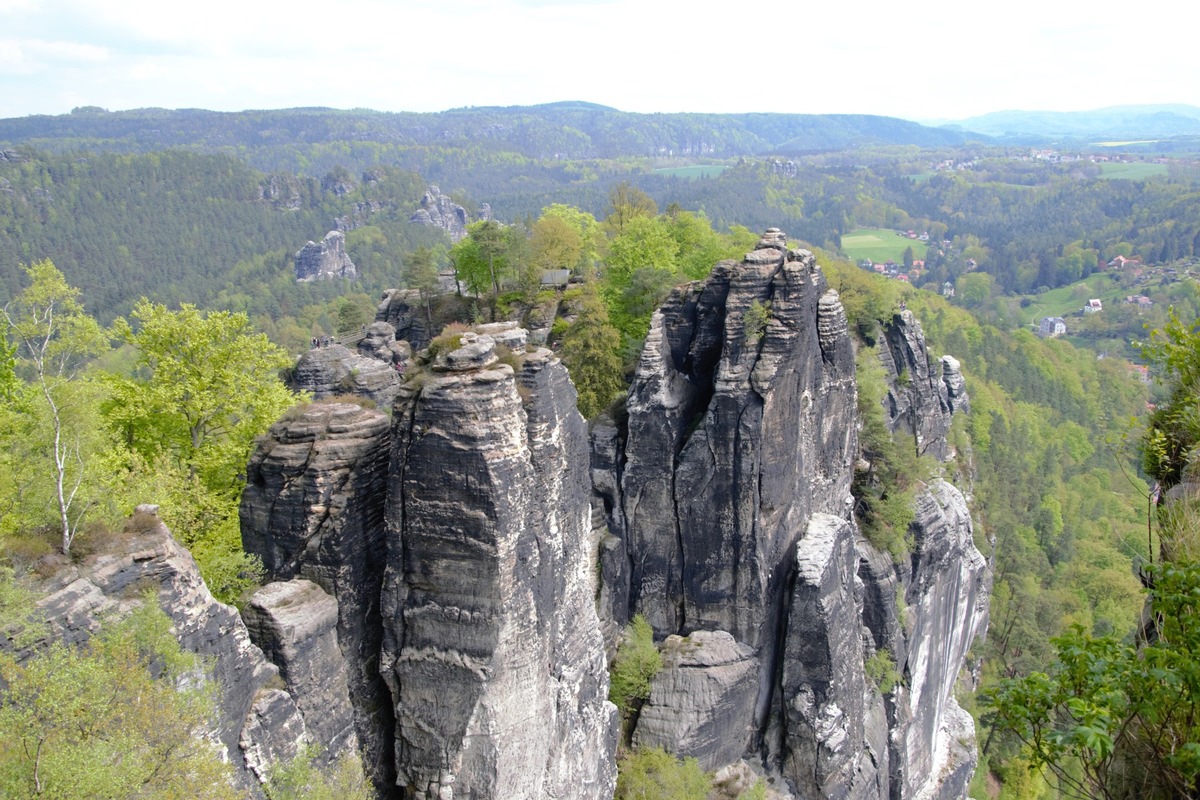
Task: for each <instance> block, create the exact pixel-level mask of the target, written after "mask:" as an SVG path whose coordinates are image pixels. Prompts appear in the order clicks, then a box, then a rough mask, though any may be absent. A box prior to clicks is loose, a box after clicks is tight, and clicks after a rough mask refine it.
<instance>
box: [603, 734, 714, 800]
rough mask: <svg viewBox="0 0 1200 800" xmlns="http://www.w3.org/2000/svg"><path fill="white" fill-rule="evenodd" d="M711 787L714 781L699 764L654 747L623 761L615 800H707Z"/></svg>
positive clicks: (618, 774) (620, 765)
mask: <svg viewBox="0 0 1200 800" xmlns="http://www.w3.org/2000/svg"><path fill="white" fill-rule="evenodd" d="M711 788H712V780H711V779H710V778H709V777H708V775H707V774H705V772H704V770H703V769H701V768H700V762H699V761H697V760H696V759H694V758H685V759H683V760H682V761H680V760H678V759H676V758H675V757H674V756H672V755H670V754H669V753H667V752H666V751H665V750H663V749H662V748H661V747H654V748H650V749H647V750H638V751H636V752H634V753H630V754H629V755H627V756H625V758H623V759H621V761H620V762H619V763H618V765H617V793H616V795H615V796H614V800H643V798H646V799H647V800H648V798H654V800H705V798H706V797H708V793H709V791H710V790H711Z"/></svg>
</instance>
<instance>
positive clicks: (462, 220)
mask: <svg viewBox="0 0 1200 800" xmlns="http://www.w3.org/2000/svg"><path fill="white" fill-rule="evenodd" d="M475 216H476V219H491V218H492V208H491V206H490V205H488V204H487V203H484V204H483V205H482V206H480V208H479V213H478V214H476V215H475ZM408 221H409V222H412V223H414V224H416V225H429V226H432V227H434V228H440V229H442V230H444V231H446V232H447V233H449V234H450V238H452V239H453V240H454V241H456V242H457V241H458V240H459V239H462V238H463V237H464V236H466V235H467V225H469V224H470V223H471V222H472V221H473V220H472V219H471V217H470V214H468V212H467V210H466V209H465V208H463V207H462V206H460V205H459V204H458V203H456V202H454V201H453V200H451V199H450V198H449V197H448V196H446V195H444V194H442V190H441V189H439V188H438V187H437V186H433V185H431V186H430V187H429V190H428V191H426V192H425V194H424V195H422V196H421V207H420V208H418V209H417V210H416V211H415V212H413V215H412V216H411V217H409V220H408Z"/></svg>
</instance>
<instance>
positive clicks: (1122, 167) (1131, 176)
mask: <svg viewBox="0 0 1200 800" xmlns="http://www.w3.org/2000/svg"><path fill="white" fill-rule="evenodd" d="M1166 174H1167V165H1166V164H1146V163H1142V162H1137V163H1133V164H1116V163H1105V164H1101V165H1100V177H1102V178H1112V179H1114V180H1127V181H1141V180H1145V179H1146V178H1156V177H1159V176H1160V175H1161V176H1165V175H1166Z"/></svg>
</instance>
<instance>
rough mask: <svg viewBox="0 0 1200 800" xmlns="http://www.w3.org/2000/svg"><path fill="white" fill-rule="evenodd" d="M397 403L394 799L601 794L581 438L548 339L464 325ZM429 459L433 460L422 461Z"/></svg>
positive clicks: (599, 685)
mask: <svg viewBox="0 0 1200 800" xmlns="http://www.w3.org/2000/svg"><path fill="white" fill-rule="evenodd" d="M463 338H464V346H463V347H462V348H460V349H459V350H456V351H453V352H450V353H448V354H446V356H445V358H444V359H440V360H439V361H438V362H436V363H435V364H434V365H433V366H432V368H431V369H430V371H429V372H428V373H427V374H424V375H422V376H420V377H419V378H417V379H415V380H414V381H412V382H411V383H409V384H406V386H405V388H404V389H403V390H402V392H401V394H400V396H399V397H398V399H397V404H396V411H395V431H394V443H393V454H392V467H391V473H390V474H391V477H390V485H389V490H388V518H387V528H388V541H389V542H391V543H394V546H389V549H388V570H387V579H386V582H385V586H384V591H383V616H384V625H385V632H386V634H385V640H384V647H383V657H382V670H383V673H384V676H385V678H386V679H387V681H388V685H389V687H390V688H391V691H392V699H393V702H394V707H395V715H396V765H397V771H398V776H397V780H398V783H399V784H400V785H401V786H402V787H404V792H405V796H406V797H413V798H451V797H466V798H476V799H477V800H484V798H510V797H561V798H608V797H611V795H612V792H613V787H614V781H615V763H614V756H615V747H616V709H615V707H614V706H612V704H611V703H609V702H608V701H607V699H606V695H607V689H608V679H607V673H606V670H605V661H604V651H603V643H602V641H601V638H600V633H599V628H598V623H597V620H596V616H595V609H594V606H593V600H592V597H593V592H594V587H593V583H592V572H591V570H590V569H589V566H588V564H589V547H588V538H589V534H590V522H589V510H588V509H589V506H588V481H587V460H586V459H587V454H586V433H585V428H584V422H583V419H582V418H581V417H580V416H579V413H578V412H577V411H576V410H575V407H574V400H575V393H574V389H573V388H572V387H571V384H570V381H569V379H568V378H567V374H566V370H565V369H564V368H563V367H562V365H561V364H560V363H559V362H558V361H557V359H555V358H553V356H552V355H551V354H550V352H549V351H548V350H544V349H541V350H536V351H534V352H532V353H528V354H522V355H520V357H519V360H518V362H517V366H516V367H515V368H514V367H513V366H512V365H510V364H505V363H497V361H496V358H495V355H494V347H495V343H494V340H493V339H492V337H491V336H489V335H476V336H474V337H467V336H464V337H463ZM431 464H436V465H437V468H436V469H430V468H429V465H431Z"/></svg>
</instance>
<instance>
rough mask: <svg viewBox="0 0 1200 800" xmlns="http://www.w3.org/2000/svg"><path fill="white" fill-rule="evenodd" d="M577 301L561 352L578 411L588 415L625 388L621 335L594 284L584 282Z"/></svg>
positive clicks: (586, 416)
mask: <svg viewBox="0 0 1200 800" xmlns="http://www.w3.org/2000/svg"><path fill="white" fill-rule="evenodd" d="M579 303H580V310H579V313H578V315H577V316H576V318H575V322H574V323H573V324H572V325H571V326H570V327H569V328H567V329H566V330H565V331H564V332H563V333H562V334H561V341H562V349H561V353H562V359H563V363H564V364H566V365H567V369H568V370H569V371H570V373H571V382H572V383H574V384H575V391H576V392H578V394H579V400H578V405H579V413H581V414H583V416H584V418H585V419H592V418H593V417H595V416H596V415H597V414H599V413H600V412H601V411H603V410H604V409H605V408H607V407H608V406H609V404H611V403H612V402H613V400H614V399H616V398H617V397H618V396H619V395H620V394H621V392H622V390H623V389H624V388H625V376H624V370H623V368H622V364H621V335H620V334H619V333H618V332H617V330H616V329H615V328H614V327H613V326H612V325H610V324H609V322H608V310H607V309H606V308H605V306H604V302H603V301H602V300H601V299H600V297H599V295H598V294H597V292H596V288H595V286H594V285H592V284H588V285H587V287H586V288H585V289H584V292H583V295H582V296H581V297H580V300H579Z"/></svg>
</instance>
